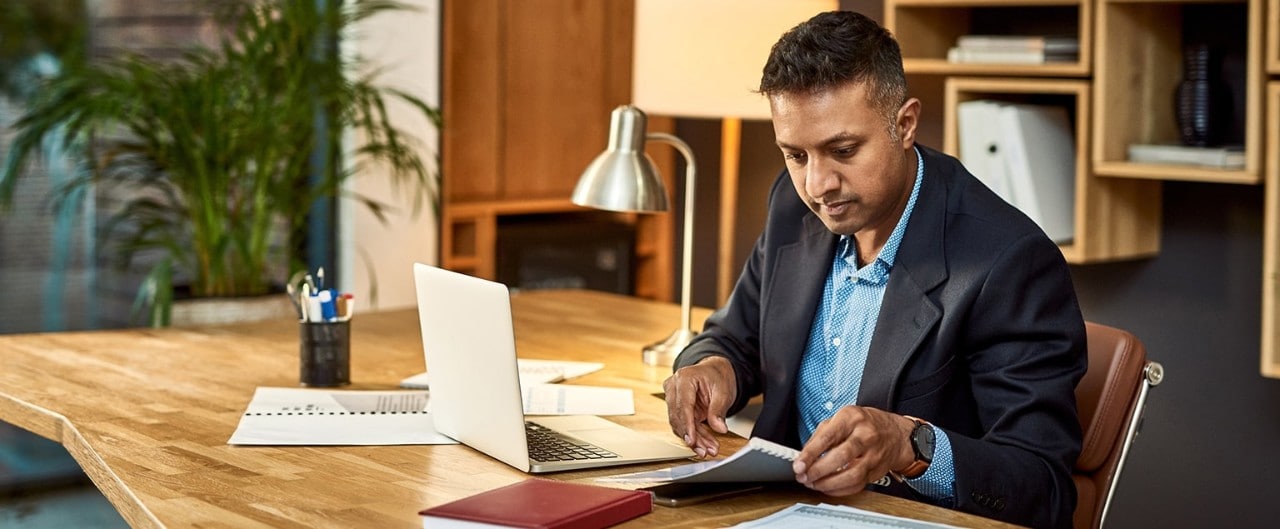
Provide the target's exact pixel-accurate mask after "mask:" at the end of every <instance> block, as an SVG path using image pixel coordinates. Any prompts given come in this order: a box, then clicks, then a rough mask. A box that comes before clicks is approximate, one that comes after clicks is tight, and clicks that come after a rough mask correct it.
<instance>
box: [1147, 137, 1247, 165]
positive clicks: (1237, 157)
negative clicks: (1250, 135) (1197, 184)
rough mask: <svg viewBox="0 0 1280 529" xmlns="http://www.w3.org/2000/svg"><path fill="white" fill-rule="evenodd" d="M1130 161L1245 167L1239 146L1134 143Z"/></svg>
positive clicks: (1242, 149) (1242, 151)
mask: <svg viewBox="0 0 1280 529" xmlns="http://www.w3.org/2000/svg"><path fill="white" fill-rule="evenodd" d="M1129 161H1131V162H1140V163H1165V164H1181V165H1198V166H1202V167H1214V168H1218V169H1241V168H1243V167H1244V148H1243V147H1242V146H1239V145H1230V146H1225V147H1191V146H1187V145H1173V144H1146V143H1134V144H1131V145H1129Z"/></svg>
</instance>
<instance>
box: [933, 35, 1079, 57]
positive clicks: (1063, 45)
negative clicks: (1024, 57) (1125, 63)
mask: <svg viewBox="0 0 1280 529" xmlns="http://www.w3.org/2000/svg"><path fill="white" fill-rule="evenodd" d="M956 47H957V48H961V49H966V50H995V51H1006V50H1013V51H1043V52H1045V53H1046V54H1049V55H1078V54H1079V53H1080V39H1077V38H1075V37H1065V36H1046V35H961V36H960V37H959V38H957V39H956Z"/></svg>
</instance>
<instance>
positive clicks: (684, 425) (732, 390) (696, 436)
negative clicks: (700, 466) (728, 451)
mask: <svg viewBox="0 0 1280 529" xmlns="http://www.w3.org/2000/svg"><path fill="white" fill-rule="evenodd" d="M662 390H663V391H664V392H665V393H666V399H667V420H668V421H669V422H670V423H671V431H672V432H674V433H675V434H676V436H677V437H679V438H681V439H684V443H685V444H686V445H689V447H690V448H693V451H694V453H696V454H698V457H710V456H714V455H716V453H717V452H718V451H719V450H720V442H719V441H717V440H716V437H715V435H714V434H713V433H712V431H715V432H718V433H727V432H728V431H729V425H728V424H725V422H724V415H725V413H726V412H727V411H729V405H731V404H733V401H734V399H735V398H737V393H738V385H737V379H736V377H735V375H734V373H733V366H732V365H730V364H729V360H727V359H725V358H724V357H720V356H709V357H707V358H704V359H702V360H701V361H699V362H698V363H697V364H694V365H691V366H685V367H682V368H680V369H679V370H677V371H676V372H675V374H673V375H671V376H670V377H668V378H667V380H666V381H664V382H663V383H662Z"/></svg>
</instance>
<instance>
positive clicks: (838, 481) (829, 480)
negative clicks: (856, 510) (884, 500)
mask: <svg viewBox="0 0 1280 529" xmlns="http://www.w3.org/2000/svg"><path fill="white" fill-rule="evenodd" d="M869 476H870V474H869V473H868V471H867V469H866V467H865V466H864V465H863V464H862V462H857V463H845V464H842V465H840V466H838V467H836V469H835V470H834V471H833V472H831V473H829V474H827V475H825V476H823V477H822V478H821V479H817V480H815V481H813V482H812V483H808V484H806V485H807V486H808V487H809V488H811V489H813V490H816V491H819V492H822V493H824V494H828V495H831V496H848V495H852V494H857V493H858V492H861V491H862V490H863V489H866V488H867V484H868V483H871V482H873V481H875V480H873V479H870V477H869Z"/></svg>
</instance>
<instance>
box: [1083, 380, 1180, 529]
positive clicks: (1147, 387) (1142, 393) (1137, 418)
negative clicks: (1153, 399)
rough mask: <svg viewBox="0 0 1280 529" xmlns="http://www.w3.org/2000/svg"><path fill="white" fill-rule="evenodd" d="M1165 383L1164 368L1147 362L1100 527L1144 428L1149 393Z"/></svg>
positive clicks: (1110, 480) (1111, 481)
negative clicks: (1143, 415) (1139, 433)
mask: <svg viewBox="0 0 1280 529" xmlns="http://www.w3.org/2000/svg"><path fill="white" fill-rule="evenodd" d="M1163 381H1164V366H1162V365H1160V363H1159V362H1152V361H1147V364H1146V366H1145V367H1143V369H1142V383H1141V384H1140V385H1139V388H1138V398H1137V402H1136V403H1135V404H1134V406H1133V414H1132V415H1131V416H1130V417H1129V424H1128V425H1127V426H1126V427H1125V432H1124V441H1123V443H1122V444H1121V445H1120V457H1119V459H1118V460H1117V461H1116V468H1115V472H1113V473H1112V474H1111V479H1109V480H1108V482H1109V485H1108V486H1107V495H1106V498H1105V499H1103V501H1102V515H1101V516H1099V517H1098V527H1103V526H1104V525H1105V524H1106V522H1107V511H1109V510H1110V509H1111V498H1112V497H1113V496H1115V493H1116V484H1117V483H1119V481H1120V474H1121V473H1122V472H1123V471H1124V464H1125V460H1127V459H1128V458H1129V447H1131V446H1132V445H1133V441H1134V440H1135V439H1136V438H1137V437H1138V430H1140V429H1141V427H1142V414H1143V411H1145V410H1146V407H1147V393H1149V392H1150V391H1151V388H1154V387H1156V386H1159V385H1160V383H1161V382H1163Z"/></svg>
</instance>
